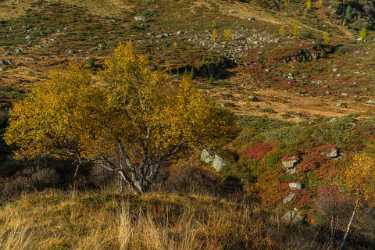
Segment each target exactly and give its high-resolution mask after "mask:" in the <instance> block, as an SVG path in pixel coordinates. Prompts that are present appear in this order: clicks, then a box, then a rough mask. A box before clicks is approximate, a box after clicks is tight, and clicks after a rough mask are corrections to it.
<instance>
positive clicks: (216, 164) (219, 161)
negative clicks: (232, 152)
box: [212, 155, 226, 172]
mask: <svg viewBox="0 0 375 250" xmlns="http://www.w3.org/2000/svg"><path fill="white" fill-rule="evenodd" d="M225 166H226V164H225V161H224V159H223V158H221V157H220V156H218V155H215V158H214V160H213V162H212V167H213V168H214V169H215V170H216V171H218V172H221V171H222V170H223V169H224V167H225Z"/></svg>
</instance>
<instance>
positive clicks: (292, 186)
mask: <svg viewBox="0 0 375 250" xmlns="http://www.w3.org/2000/svg"><path fill="white" fill-rule="evenodd" d="M289 188H290V189H292V190H301V189H302V184H301V183H299V182H291V183H289Z"/></svg>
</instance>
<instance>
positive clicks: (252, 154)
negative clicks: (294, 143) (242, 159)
mask: <svg viewBox="0 0 375 250" xmlns="http://www.w3.org/2000/svg"><path fill="white" fill-rule="evenodd" d="M272 149H273V147H272V145H270V144H267V143H258V144H255V145H254V146H252V147H250V148H248V149H247V150H246V152H245V155H246V156H247V157H248V158H250V159H253V160H261V159H263V157H264V156H265V155H266V154H267V153H268V152H270V151H272Z"/></svg>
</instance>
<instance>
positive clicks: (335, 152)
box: [326, 147, 340, 159]
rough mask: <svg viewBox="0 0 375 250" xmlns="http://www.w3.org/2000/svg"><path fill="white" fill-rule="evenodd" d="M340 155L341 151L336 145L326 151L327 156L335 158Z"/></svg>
mask: <svg viewBox="0 0 375 250" xmlns="http://www.w3.org/2000/svg"><path fill="white" fill-rule="evenodd" d="M339 156H340V152H339V150H338V149H337V148H336V147H332V148H329V149H328V150H327V152H326V157H327V158H331V159H334V158H337V157H339Z"/></svg>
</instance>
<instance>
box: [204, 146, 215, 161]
mask: <svg viewBox="0 0 375 250" xmlns="http://www.w3.org/2000/svg"><path fill="white" fill-rule="evenodd" d="M214 159H215V156H213V155H211V154H210V152H208V150H206V149H203V150H202V153H201V161H202V162H204V163H206V164H211V163H212V162H213V161H214Z"/></svg>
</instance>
